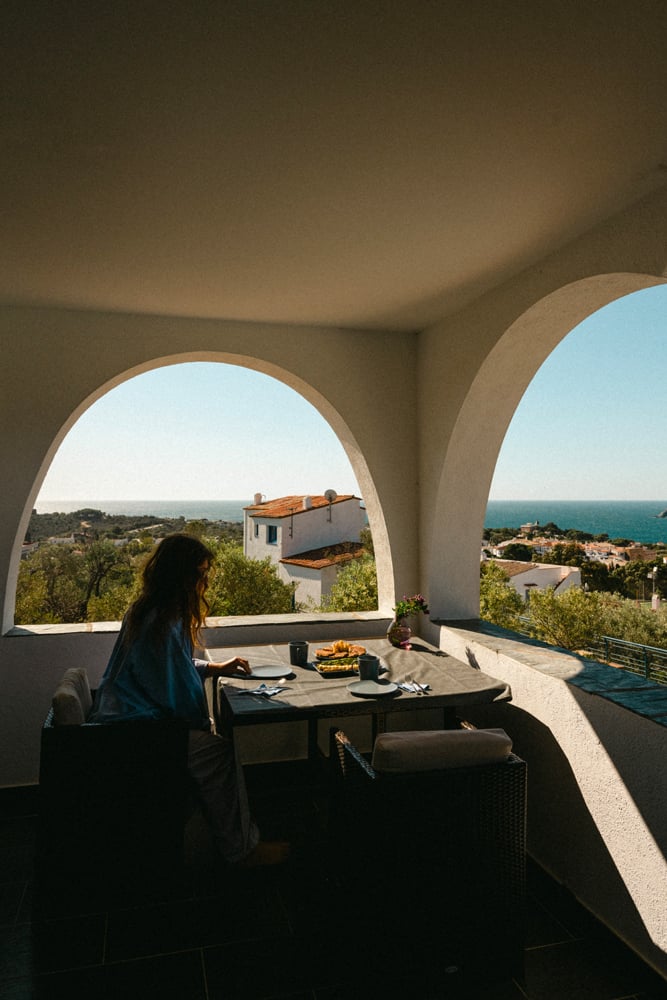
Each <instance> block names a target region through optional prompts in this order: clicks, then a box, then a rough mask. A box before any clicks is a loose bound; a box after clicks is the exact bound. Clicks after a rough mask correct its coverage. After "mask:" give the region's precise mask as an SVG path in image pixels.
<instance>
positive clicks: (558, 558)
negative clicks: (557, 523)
mask: <svg viewBox="0 0 667 1000" xmlns="http://www.w3.org/2000/svg"><path fill="white" fill-rule="evenodd" d="M542 562H543V563H554V564H555V565H556V566H582V565H583V563H585V562H586V550H585V549H584V548H583V546H581V545H577V543H576V542H557V543H556V545H554V547H553V548H552V549H551V551H550V552H545V554H544V555H543V556H542Z"/></svg>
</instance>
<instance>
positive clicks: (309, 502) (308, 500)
mask: <svg viewBox="0 0 667 1000" xmlns="http://www.w3.org/2000/svg"><path fill="white" fill-rule="evenodd" d="M302 503H303V509H304V510H311V509H312V506H313V498H312V497H304V498H303V501H302Z"/></svg>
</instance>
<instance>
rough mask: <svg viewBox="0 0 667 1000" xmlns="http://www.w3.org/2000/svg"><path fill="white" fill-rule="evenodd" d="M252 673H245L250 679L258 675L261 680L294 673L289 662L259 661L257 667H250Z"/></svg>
mask: <svg viewBox="0 0 667 1000" xmlns="http://www.w3.org/2000/svg"><path fill="white" fill-rule="evenodd" d="M250 670H251V673H249V674H243V676H244V677H246V678H247V679H248V680H252V679H253V677H258V678H259V679H260V680H263V681H269V680H274V679H275V678H276V677H287V676H289V674H291V673H292V668H291V667H290V665H289V663H258V664H257V666H256V667H253V666H251V667H250Z"/></svg>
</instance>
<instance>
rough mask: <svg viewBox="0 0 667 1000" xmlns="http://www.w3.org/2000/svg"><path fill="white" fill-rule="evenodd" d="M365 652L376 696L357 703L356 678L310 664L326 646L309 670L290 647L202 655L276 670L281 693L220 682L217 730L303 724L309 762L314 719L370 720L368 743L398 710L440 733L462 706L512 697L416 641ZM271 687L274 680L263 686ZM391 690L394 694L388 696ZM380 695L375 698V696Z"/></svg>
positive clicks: (379, 644) (243, 680) (374, 643)
mask: <svg viewBox="0 0 667 1000" xmlns="http://www.w3.org/2000/svg"><path fill="white" fill-rule="evenodd" d="M355 642H359V643H360V644H362V645H363V646H364V647H365V648H366V649H367V651H368V652H369V653H374V654H376V655H377V656H378V657H379V658H380V664H381V671H382V672H381V674H380V685H379V687H378V694H377V696H375V697H358V696H356V695H355V693H354V690H353V689H351V685H353V684H354V682H355V681H357V680H358V676H357V675H356V674H352V673H350V674H349V675H346V676H335V677H332V676H327V675H324V674H320V673H319V672H318V671H317V669H316V667H315V665H314V662H313V661H314V659H315V650H316V649H317V648H320V647H322V646H327V645H330V642H328V641H318V642H316V643H311V644H310V648H309V663H308V665H307V666H305V667H299V666H292V665H291V664H290V657H289V645H288V644H287V643H278V644H275V645H266V646H260V645H255V646H234V647H229V646H227V647H224V648H214V649H209V650H208V656H209V658H210V659H211V660H212V661H213V662H219V661H222V660H227V659H229V658H230V657H232V656H240V657H244V658H245V659H247V660H248V661H249V663H250V667H251V669H252V668H255V669H258V668H260V667H262V666H265V667H276V668H277V667H281V668H283V669H282V670H281V671H280V677H279V679H278V680H279V686H280V687H281V688H282V690H281V691H280V692H279V693H278V694H276V695H273V696H272V697H266V696H265V695H262V694H252V693H249V692H251V691H252V690H254V689H257V687H258V685H259V684H260V683H261V681H259V680H258V678H257V677H252V676H251V677H243V676H239V677H236V676H234V677H229V678H228V677H225V678H221V679H220V681H219V682H218V685H217V688H216V689H215V696H214V714H215V721H216V724H218V725H219V724H222V725H225V724H226V725H229V726H231V727H232V729H234V728H236V727H239V726H250V725H258V724H260V725H268V724H272V723H281V722H295V721H297V722H298V721H301V722H306V723H307V726H308V757H309V758H310V759H311V760H313V759H315V758H316V757H317V755H318V743H317V728H318V722H319V720H321V719H326V718H335V717H337V716H338V717H341V716H344V717H349V716H357V715H365V716H370V717H371V724H372V736H373V740H374V739H375V736H376V735H377V734H378V733H380V732H384V731H385V729H386V720H387V716H388V715H389V714H392V713H394V712H405V711H414V710H417V711H424V710H427V709H441V710H442V713H443V728H454V727H456V725H457V721H456V718H457V713H458V712H460V711H462V710H463V709H464V708H465V707H467V706H473V705H480V704H486V703H489V702H494V701H508V700H510V699H511V691H510V688H509V686H508V685H507V684H505V682H504V681H501V680H498V679H496V678H495V677H491V676H489V675H488V674H485V673H483V672H482V671H481V670H479V669H477V668H476V667H474V666H471V665H470V664H468V663H464V662H462V661H461V660H457V659H455V658H454V657H452V656H449V655H448V654H446V653H444V652H442V651H441V650H439V649H437V648H436V647H435V646H432V645H430V644H429V643H428V642H425V641H424V640H423V639H419V638H413V639H412V642H411V648H410V649H403V648H397V647H394V646H392V645H391V643H390V642H389V641H388V640H387V639H384V638H381V639H377V638H374V639H359V640H356V639H355ZM410 680H412V681H416V682H417V684H419V685H421V686H422V687H425V691H426V693H424V694H419V693H417V691H407V690H405V689H403V688H401V687H398V684H399V683H405V682H407V681H410ZM264 683H266V684H267V686H270V685H276V686H278V681H277V680H276V679H273V680H267V681H264ZM394 685H396V688H395V689H394ZM383 688H384V689H385V690H383V692H382V693H380V689H383Z"/></svg>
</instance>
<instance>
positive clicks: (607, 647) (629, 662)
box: [515, 615, 667, 684]
mask: <svg viewBox="0 0 667 1000" xmlns="http://www.w3.org/2000/svg"><path fill="white" fill-rule="evenodd" d="M519 622H520V624H519V627H518V628H517V629H515V631H517V632H519V633H520V634H521V635H525V636H528V638H532V637H533V633H532V630H531V628H530V618H529V617H528V616H527V615H522V616H521V618H520V619H519ZM580 652H585V653H590V654H591V655H592V656H595V658H596V659H598V660H600V661H601V662H602V663H608V664H609V665H610V666H613V667H620V668H621V669H622V670H628V671H629V672H630V673H633V674H637V675H638V676H640V677H644V678H645V679H646V680H647V681H650V682H651V683H653V684H667V649H661V648H660V647H659V646H645V645H643V644H642V643H640V642H628V640H627V639H616V638H614V637H613V636H610V635H601V636H600V637H599V638H598V639H597V640H595V641H594V642H592V643H590V645H588V646H586V647H585V648H584V649H583V650H580Z"/></svg>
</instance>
